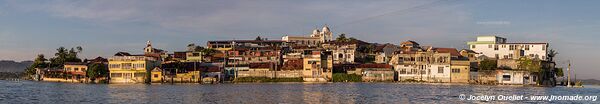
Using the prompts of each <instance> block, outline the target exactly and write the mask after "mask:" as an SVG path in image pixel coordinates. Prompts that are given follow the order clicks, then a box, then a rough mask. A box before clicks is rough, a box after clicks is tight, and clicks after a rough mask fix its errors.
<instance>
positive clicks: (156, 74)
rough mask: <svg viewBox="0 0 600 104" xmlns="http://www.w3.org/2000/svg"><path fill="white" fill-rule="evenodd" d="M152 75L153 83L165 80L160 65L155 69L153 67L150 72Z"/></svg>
mask: <svg viewBox="0 0 600 104" xmlns="http://www.w3.org/2000/svg"><path fill="white" fill-rule="evenodd" d="M150 73H151V74H152V75H150V76H151V78H150V79H151V81H152V83H160V82H162V80H163V75H162V69H160V68H159V67H155V68H154V69H152V71H151V72H150Z"/></svg>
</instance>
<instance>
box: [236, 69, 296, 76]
mask: <svg viewBox="0 0 600 104" xmlns="http://www.w3.org/2000/svg"><path fill="white" fill-rule="evenodd" d="M237 77H268V78H275V77H277V78H301V77H302V70H294V71H238V76H237Z"/></svg>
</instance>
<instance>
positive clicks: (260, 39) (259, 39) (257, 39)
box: [254, 36, 263, 41]
mask: <svg viewBox="0 0 600 104" xmlns="http://www.w3.org/2000/svg"><path fill="white" fill-rule="evenodd" d="M254 40H256V41H263V38H261V37H260V36H258V37H256V39H254Z"/></svg>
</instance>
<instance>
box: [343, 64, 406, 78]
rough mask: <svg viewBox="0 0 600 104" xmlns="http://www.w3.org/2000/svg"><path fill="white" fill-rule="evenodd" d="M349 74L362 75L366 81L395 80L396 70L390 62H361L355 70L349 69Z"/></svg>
mask: <svg viewBox="0 0 600 104" xmlns="http://www.w3.org/2000/svg"><path fill="white" fill-rule="evenodd" d="M348 74H358V75H362V80H363V81H365V82H379V81H394V79H395V72H394V70H393V69H392V66H391V65H388V64H361V65H358V66H357V67H356V70H355V71H348Z"/></svg>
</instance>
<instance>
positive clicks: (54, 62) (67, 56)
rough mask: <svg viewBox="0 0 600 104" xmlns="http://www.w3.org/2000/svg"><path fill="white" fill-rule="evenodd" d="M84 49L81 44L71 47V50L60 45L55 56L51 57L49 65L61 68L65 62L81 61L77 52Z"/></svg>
mask: <svg viewBox="0 0 600 104" xmlns="http://www.w3.org/2000/svg"><path fill="white" fill-rule="evenodd" d="M82 51H83V48H81V47H80V46H77V47H76V48H71V50H68V49H66V48H65V47H59V48H58V49H56V53H55V54H54V58H50V66H49V67H54V68H60V67H62V65H63V64H64V63H65V62H81V59H79V58H78V57H77V54H78V53H81V52H82Z"/></svg>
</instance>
